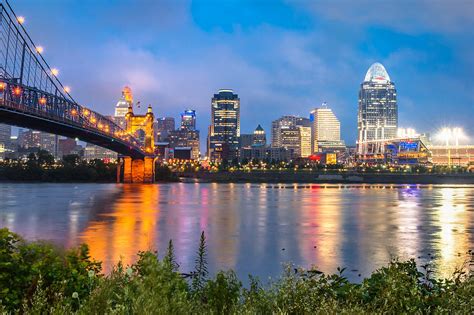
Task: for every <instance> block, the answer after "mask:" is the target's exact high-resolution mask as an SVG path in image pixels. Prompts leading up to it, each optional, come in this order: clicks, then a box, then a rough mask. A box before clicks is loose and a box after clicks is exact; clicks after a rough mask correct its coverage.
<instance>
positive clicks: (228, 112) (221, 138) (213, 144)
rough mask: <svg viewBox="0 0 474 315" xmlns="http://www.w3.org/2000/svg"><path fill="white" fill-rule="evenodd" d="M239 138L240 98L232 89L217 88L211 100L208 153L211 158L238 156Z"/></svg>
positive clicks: (229, 158)
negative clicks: (217, 90)
mask: <svg viewBox="0 0 474 315" xmlns="http://www.w3.org/2000/svg"><path fill="white" fill-rule="evenodd" d="M239 138H240V99H239V96H238V95H237V94H234V91H233V90H219V92H218V93H217V94H214V97H213V98H212V101H211V126H210V128H209V138H208V155H209V158H210V159H211V160H213V161H214V160H231V159H233V158H236V157H238V151H239Z"/></svg>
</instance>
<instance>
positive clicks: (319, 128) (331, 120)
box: [310, 103, 345, 153]
mask: <svg viewBox="0 0 474 315" xmlns="http://www.w3.org/2000/svg"><path fill="white" fill-rule="evenodd" d="M310 120H311V133H312V135H311V136H312V146H311V150H312V153H315V152H325V151H327V150H328V149H330V148H339V149H341V150H344V147H345V146H344V142H343V141H341V124H340V122H339V119H337V117H336V115H334V113H333V111H332V110H331V109H330V108H328V107H327V104H326V103H323V104H322V106H321V107H320V108H315V109H314V110H312V111H311V113H310Z"/></svg>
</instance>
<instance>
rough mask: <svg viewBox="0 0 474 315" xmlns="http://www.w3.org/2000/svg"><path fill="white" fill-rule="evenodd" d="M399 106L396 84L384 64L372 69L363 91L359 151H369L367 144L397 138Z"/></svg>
mask: <svg viewBox="0 0 474 315" xmlns="http://www.w3.org/2000/svg"><path fill="white" fill-rule="evenodd" d="M397 128H398V107H397V91H396V89H395V84H394V83H393V82H392V81H391V80H390V76H389V75H388V73H387V71H386V70H385V68H384V66H383V65H382V64H380V63H374V64H373V65H372V66H370V68H369V70H368V71H367V74H366V75H365V79H364V82H362V84H361V87H360V91H359V110H358V118H357V129H358V139H357V150H358V154H359V155H364V154H366V152H367V145H366V143H367V142H371V141H374V140H375V141H377V140H385V139H393V138H396V136H397Z"/></svg>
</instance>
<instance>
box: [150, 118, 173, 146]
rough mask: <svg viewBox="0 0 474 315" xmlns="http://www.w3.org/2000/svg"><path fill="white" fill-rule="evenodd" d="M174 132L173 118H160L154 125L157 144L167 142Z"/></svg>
mask: <svg viewBox="0 0 474 315" xmlns="http://www.w3.org/2000/svg"><path fill="white" fill-rule="evenodd" d="M173 130H175V120H174V118H173V117H159V118H157V120H156V122H154V123H153V131H154V133H155V135H154V136H155V141H156V142H161V141H166V138H168V135H169V133H170V132H172V131H173Z"/></svg>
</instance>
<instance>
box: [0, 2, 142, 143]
mask: <svg viewBox="0 0 474 315" xmlns="http://www.w3.org/2000/svg"><path fill="white" fill-rule="evenodd" d="M0 105H2V106H4V107H6V108H9V109H11V110H15V111H21V112H23V113H28V114H33V115H37V116H40V117H43V118H47V119H50V120H54V121H60V122H62V123H65V124H71V125H74V126H77V127H80V128H84V129H88V130H90V131H93V132H96V133H101V134H103V135H105V136H108V137H112V138H114V139H117V140H118V141H121V142H125V143H126V144H128V145H129V146H130V147H131V148H133V149H135V150H138V151H142V152H144V149H143V148H142V145H141V143H140V142H139V141H137V140H136V138H134V137H133V136H131V135H129V134H127V133H126V132H125V130H123V129H122V128H121V127H119V126H118V125H116V124H115V123H114V122H113V121H112V120H110V119H108V118H107V117H105V116H103V115H101V114H99V113H97V112H95V111H93V110H90V109H88V108H86V107H83V106H80V105H79V104H77V102H76V101H75V100H74V99H73V98H72V96H71V95H70V94H69V91H68V89H67V88H66V87H65V86H64V85H63V84H62V83H61V82H60V81H59V79H58V77H57V72H56V71H55V69H54V68H51V67H50V66H49V64H48V63H47V62H46V60H45V59H44V58H43V55H42V48H41V47H39V46H36V45H35V43H34V42H33V40H32V39H31V37H30V36H29V34H28V33H27V32H26V29H25V28H24V27H23V19H22V18H21V17H19V16H17V15H16V14H15V12H14V11H13V9H12V8H11V6H10V4H9V3H8V1H7V0H0Z"/></svg>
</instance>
